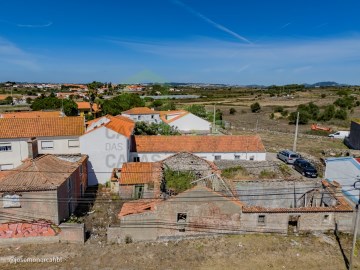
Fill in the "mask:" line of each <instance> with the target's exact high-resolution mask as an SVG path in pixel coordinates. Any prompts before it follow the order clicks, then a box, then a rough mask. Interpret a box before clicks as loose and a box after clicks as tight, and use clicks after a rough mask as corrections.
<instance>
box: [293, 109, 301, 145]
mask: <svg viewBox="0 0 360 270" xmlns="http://www.w3.org/2000/svg"><path fill="white" fill-rule="evenodd" d="M299 114H300V113H299V112H297V117H296V127H295V138H294V145H293V151H294V152H296V144H297V137H298V131H299Z"/></svg>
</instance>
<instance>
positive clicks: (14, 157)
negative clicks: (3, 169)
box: [0, 138, 29, 168]
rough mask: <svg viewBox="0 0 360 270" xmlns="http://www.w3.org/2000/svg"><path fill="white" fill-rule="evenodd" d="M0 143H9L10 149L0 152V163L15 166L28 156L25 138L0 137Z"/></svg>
mask: <svg viewBox="0 0 360 270" xmlns="http://www.w3.org/2000/svg"><path fill="white" fill-rule="evenodd" d="M0 143H6V144H7V143H10V144H11V151H7V152H0V165H10V166H12V167H13V168H15V167H17V166H19V165H21V163H22V161H23V160H25V159H27V158H28V154H29V153H28V146H27V139H24V138H22V139H0Z"/></svg>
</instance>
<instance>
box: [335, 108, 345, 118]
mask: <svg viewBox="0 0 360 270" xmlns="http://www.w3.org/2000/svg"><path fill="white" fill-rule="evenodd" d="M334 118H336V119H340V120H346V118H347V111H346V110H344V109H339V110H336V112H335V114H334Z"/></svg>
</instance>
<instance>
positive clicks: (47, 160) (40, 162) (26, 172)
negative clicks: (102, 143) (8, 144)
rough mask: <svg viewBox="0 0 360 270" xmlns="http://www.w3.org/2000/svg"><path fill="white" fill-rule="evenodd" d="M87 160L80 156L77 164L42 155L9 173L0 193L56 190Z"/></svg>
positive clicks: (1, 184) (1, 183)
mask: <svg viewBox="0 0 360 270" xmlns="http://www.w3.org/2000/svg"><path fill="white" fill-rule="evenodd" d="M86 158H87V156H86V155H83V156H79V159H78V160H77V161H75V162H70V161H66V160H64V159H61V158H58V157H56V156H54V155H42V156H39V157H38V158H35V159H33V160H28V161H27V162H25V163H24V164H23V165H21V166H19V167H17V168H15V169H13V170H9V171H7V172H8V174H7V175H5V177H3V178H2V180H1V181H0V192H12V191H14V192H15V191H17V192H25V191H40V190H54V189H57V187H59V186H60V185H61V184H63V183H64V182H65V181H66V180H67V179H68V178H69V177H70V176H71V174H72V173H73V172H74V171H75V170H76V169H77V168H78V167H79V166H80V164H81V163H82V162H83V161H84V160H85V159H86Z"/></svg>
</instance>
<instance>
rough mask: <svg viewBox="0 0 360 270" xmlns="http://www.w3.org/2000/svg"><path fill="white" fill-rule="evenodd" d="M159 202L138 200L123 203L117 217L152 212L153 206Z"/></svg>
mask: <svg viewBox="0 0 360 270" xmlns="http://www.w3.org/2000/svg"><path fill="white" fill-rule="evenodd" d="M159 202H160V200H159V199H140V200H136V201H131V202H127V203H124V204H123V206H122V208H121V210H120V213H119V214H118V217H119V218H121V217H123V216H127V215H132V214H139V213H143V212H146V211H153V210H154V209H155V206H156V205H157V204H158V203H159Z"/></svg>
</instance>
